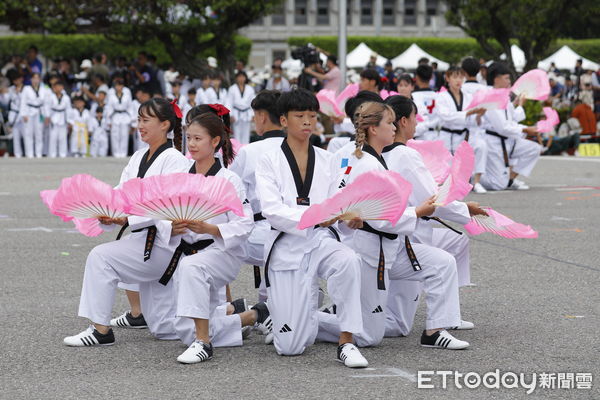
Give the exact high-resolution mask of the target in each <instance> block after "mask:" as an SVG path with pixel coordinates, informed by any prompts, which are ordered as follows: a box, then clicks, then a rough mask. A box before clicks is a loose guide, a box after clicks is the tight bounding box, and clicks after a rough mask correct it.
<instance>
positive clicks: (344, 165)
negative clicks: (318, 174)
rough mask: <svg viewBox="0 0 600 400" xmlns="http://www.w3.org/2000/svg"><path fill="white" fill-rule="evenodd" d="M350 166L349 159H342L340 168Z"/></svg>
mask: <svg viewBox="0 0 600 400" xmlns="http://www.w3.org/2000/svg"><path fill="white" fill-rule="evenodd" d="M347 166H348V159H347V158H342V165H341V166H340V168H344V167H347Z"/></svg>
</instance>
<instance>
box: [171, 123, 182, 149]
mask: <svg viewBox="0 0 600 400" xmlns="http://www.w3.org/2000/svg"><path fill="white" fill-rule="evenodd" d="M172 127H173V146H175V148H176V149H177V150H179V151H180V152H183V150H182V149H183V144H182V142H183V133H182V131H183V129H182V127H181V118H175V121H174V122H173V123H172Z"/></svg>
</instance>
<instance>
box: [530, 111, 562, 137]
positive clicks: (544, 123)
mask: <svg viewBox="0 0 600 400" xmlns="http://www.w3.org/2000/svg"><path fill="white" fill-rule="evenodd" d="M544 114H545V115H546V119H542V120H540V121H538V123H537V124H536V125H535V126H536V128H537V130H538V132H550V131H552V129H554V127H555V126H556V125H558V124H559V123H560V118H559V117H558V113H557V112H556V110H555V109H553V108H552V107H544Z"/></svg>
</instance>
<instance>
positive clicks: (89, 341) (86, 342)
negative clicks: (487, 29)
mask: <svg viewBox="0 0 600 400" xmlns="http://www.w3.org/2000/svg"><path fill="white" fill-rule="evenodd" d="M83 341H84V342H85V345H86V346H91V345H92V344H93V343H92V341H91V340H90V338H89V337H88V336H86V337H84V338H83Z"/></svg>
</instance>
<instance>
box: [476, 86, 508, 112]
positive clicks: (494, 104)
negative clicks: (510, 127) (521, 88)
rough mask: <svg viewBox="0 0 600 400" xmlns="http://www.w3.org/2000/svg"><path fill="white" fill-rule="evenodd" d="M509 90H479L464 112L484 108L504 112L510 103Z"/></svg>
mask: <svg viewBox="0 0 600 400" xmlns="http://www.w3.org/2000/svg"><path fill="white" fill-rule="evenodd" d="M509 96H510V89H487V90H479V91H478V92H476V93H475V94H474V95H473V99H472V100H471V103H470V104H469V106H468V107H467V108H465V111H469V110H470V109H472V108H485V109H486V110H504V109H506V107H507V106H508V102H509V101H510V97H509Z"/></svg>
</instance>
